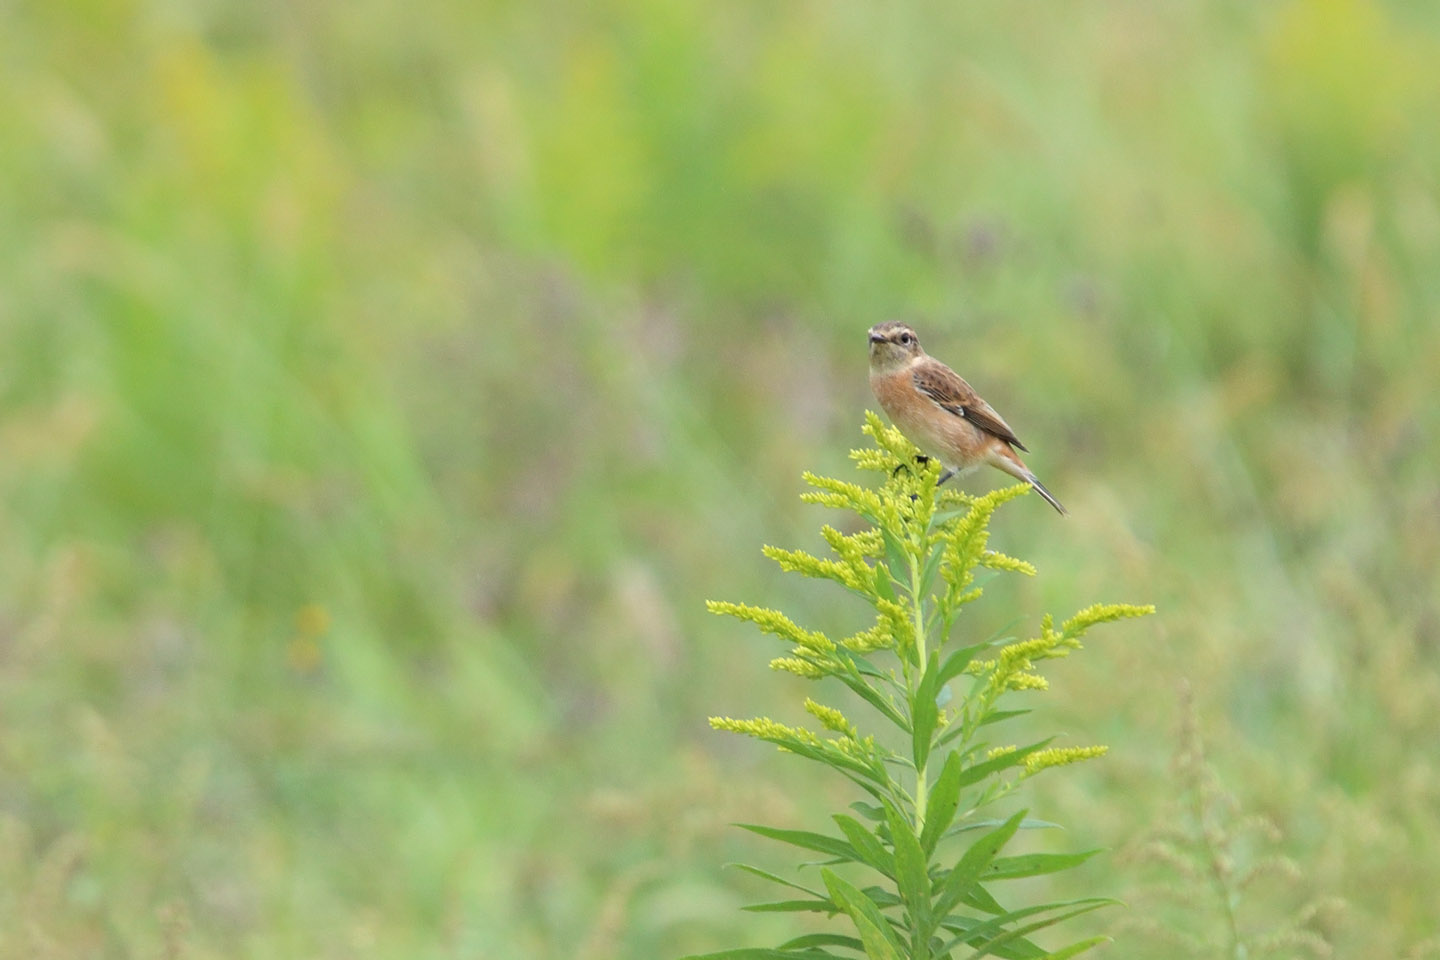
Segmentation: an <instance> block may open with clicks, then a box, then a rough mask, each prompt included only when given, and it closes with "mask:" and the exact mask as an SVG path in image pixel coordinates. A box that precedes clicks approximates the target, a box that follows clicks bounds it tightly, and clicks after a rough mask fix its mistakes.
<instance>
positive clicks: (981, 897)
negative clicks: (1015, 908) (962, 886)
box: [960, 883, 1008, 917]
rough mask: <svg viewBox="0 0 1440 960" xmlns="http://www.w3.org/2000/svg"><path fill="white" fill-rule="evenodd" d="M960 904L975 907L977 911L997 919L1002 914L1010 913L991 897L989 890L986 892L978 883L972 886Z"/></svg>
mask: <svg viewBox="0 0 1440 960" xmlns="http://www.w3.org/2000/svg"><path fill="white" fill-rule="evenodd" d="M960 902H961V903H963V904H965V905H966V906H970V907H974V908H975V909H976V910H984V911H985V912H986V913H993V914H994V915H995V916H997V917H998V916H999V915H1000V914H1002V913H1007V912H1008V911H1007V910H1006V909H1005V908H1004V907H1002V906H1001V905H1000V901H999V900H996V899H995V897H994V896H992V895H991V893H990V891H989V890H986V889H985V888H984V887H982V886H981V885H980V884H978V883H973V884H971V885H970V892H969V893H967V894H965V896H963V897H961V898H960Z"/></svg>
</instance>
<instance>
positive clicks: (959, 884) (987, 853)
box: [935, 810, 1028, 917]
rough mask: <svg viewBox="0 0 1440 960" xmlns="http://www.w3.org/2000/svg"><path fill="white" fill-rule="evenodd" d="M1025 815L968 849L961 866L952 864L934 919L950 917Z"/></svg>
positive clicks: (976, 883) (1016, 817) (1006, 823)
mask: <svg viewBox="0 0 1440 960" xmlns="http://www.w3.org/2000/svg"><path fill="white" fill-rule="evenodd" d="M1027 812H1028V811H1025V810H1021V811H1020V812H1018V813H1016V814H1015V815H1014V816H1013V817H1011V818H1010V819H1009V820H1006V821H1005V822H1004V823H1003V824H1001V825H1000V826H999V827H997V828H995V829H994V830H991V831H990V832H989V833H987V834H985V835H984V836H983V837H981V838H980V839H978V840H976V841H975V842H974V843H972V844H971V845H970V849H969V850H966V851H965V855H964V856H963V857H961V858H960V862H959V863H957V864H955V867H954V869H952V870H951V871H950V872H949V873H948V874H946V876H945V879H944V881H943V882H942V883H941V886H940V898H939V900H938V901H937V902H936V904H935V914H936V915H937V916H941V917H943V916H945V915H946V914H947V913H949V912H950V911H951V910H952V909H953V908H954V907H955V905H956V904H957V903H959V902H960V901H961V899H962V898H963V897H964V896H965V895H966V894H967V893H968V892H970V889H971V888H972V887H976V886H977V885H978V881H979V879H980V875H981V874H982V873H983V872H984V871H985V869H986V868H987V867H989V866H990V863H991V861H993V860H994V859H995V856H996V855H997V854H998V853H999V852H1000V848H1001V847H1003V846H1005V844H1007V843H1009V842H1010V838H1011V837H1013V836H1015V831H1016V830H1018V829H1020V821H1021V820H1023V819H1025V814H1026V813H1027ZM1001 912H1004V911H1001Z"/></svg>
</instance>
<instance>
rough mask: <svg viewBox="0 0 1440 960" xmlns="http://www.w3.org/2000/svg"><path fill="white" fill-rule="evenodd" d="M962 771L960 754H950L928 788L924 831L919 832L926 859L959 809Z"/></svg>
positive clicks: (933, 850)
mask: <svg viewBox="0 0 1440 960" xmlns="http://www.w3.org/2000/svg"><path fill="white" fill-rule="evenodd" d="M963 769H964V765H963V764H962V763H961V760H960V754H958V753H952V754H950V755H949V756H948V757H946V758H945V766H944V768H943V769H942V770H941V771H940V776H939V777H937V778H936V780H935V785H934V786H933V787H931V788H930V798H929V800H927V801H926V803H925V829H924V830H922V831H921V832H920V846H921V847H923V848H924V850H925V855H926V856H927V857H928V856H929V855H930V854H932V853H934V852H935V846H936V844H938V843H939V842H940V838H941V837H942V836H943V835H944V834H945V830H946V829H947V828H948V827H949V826H950V821H951V820H953V819H954V817H955V811H956V810H957V809H959V807H960V773H961V771H962V770H963Z"/></svg>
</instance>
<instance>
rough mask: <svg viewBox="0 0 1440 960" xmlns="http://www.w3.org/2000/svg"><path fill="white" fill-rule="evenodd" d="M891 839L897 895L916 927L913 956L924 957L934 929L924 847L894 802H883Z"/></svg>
mask: <svg viewBox="0 0 1440 960" xmlns="http://www.w3.org/2000/svg"><path fill="white" fill-rule="evenodd" d="M885 813H886V822H887V823H888V824H889V826H890V841H891V843H893V844H894V845H895V882H896V885H897V886H899V888H900V898H901V899H902V900H904V901H905V906H906V908H907V909H909V911H910V920H911V923H912V925H913V927H914V928H915V930H916V931H917V933H916V937H915V940H914V946H915V950H916V953H918V954H920V956H919V957H917V958H916V960H927V958H928V955H929V946H928V944H929V943H930V934H931V932H932V931H933V930H934V929H935V926H934V921H933V920H932V919H931V914H930V873H929V870H928V869H927V867H928V862H927V858H926V856H925V851H923V850H921V849H920V841H919V840H917V839H916V838H915V831H914V830H913V829H911V827H910V824H909V823H908V822H907V821H906V819H905V817H904V816H903V815H902V814H901V813H900V811H899V810H896V809H895V808H894V807H893V806H891V805H889V804H886V805H885Z"/></svg>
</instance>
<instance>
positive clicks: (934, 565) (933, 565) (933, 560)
mask: <svg viewBox="0 0 1440 960" xmlns="http://www.w3.org/2000/svg"><path fill="white" fill-rule="evenodd" d="M944 559H945V547H944V546H943V545H940V544H937V545H936V546H935V548H934V550H933V551H931V553H930V559H929V560H927V561H926V562H925V569H924V570H922V571H921V572H920V589H919V592H918V593H916V594H912V596H915V597H917V598H924V597H926V596H928V595H929V593H930V585H931V584H933V583H934V582H935V574H937V573H939V572H940V562H941V561H942V560H944Z"/></svg>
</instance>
